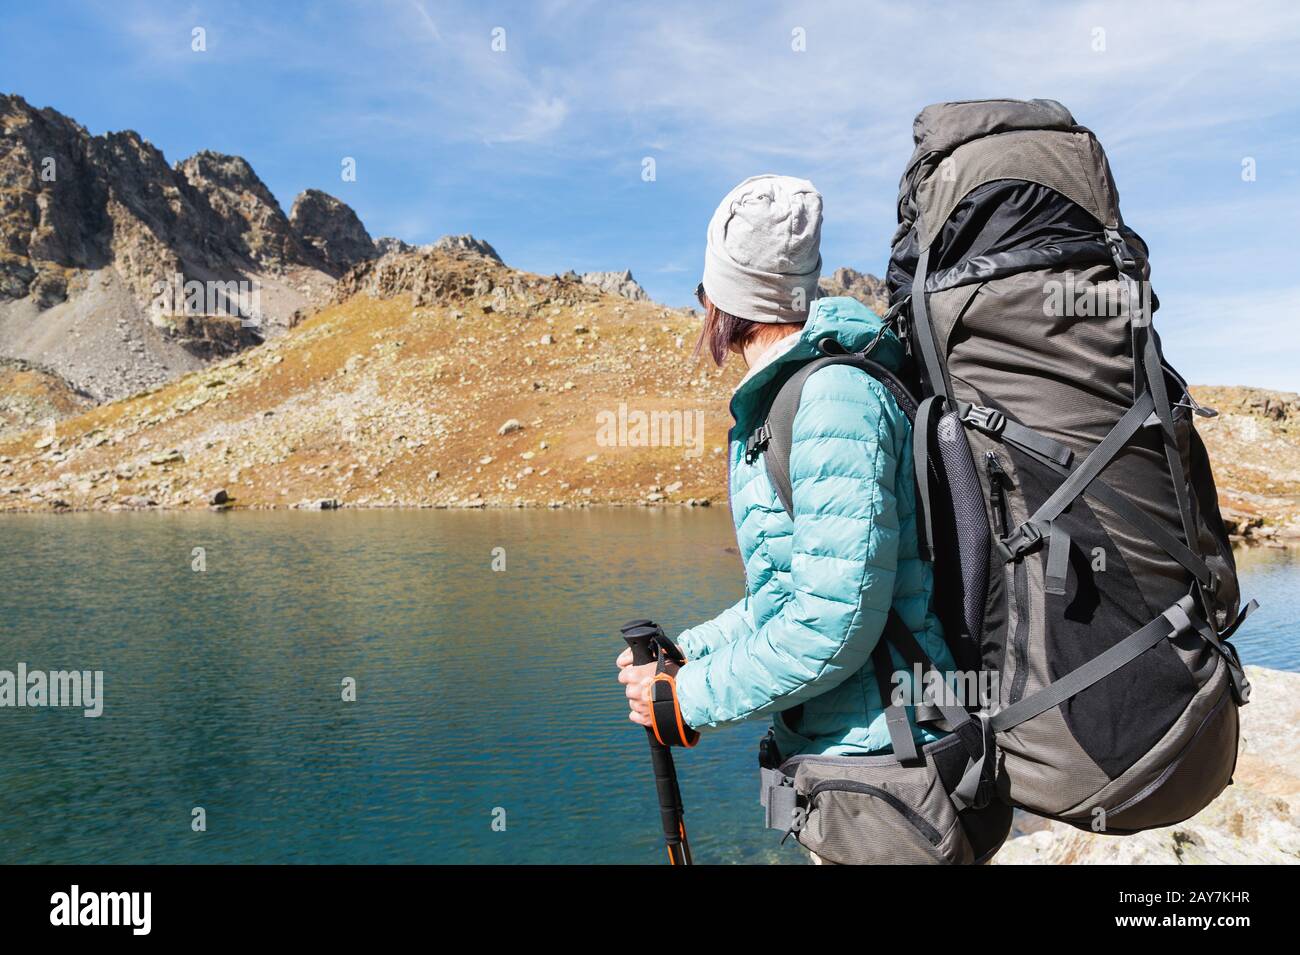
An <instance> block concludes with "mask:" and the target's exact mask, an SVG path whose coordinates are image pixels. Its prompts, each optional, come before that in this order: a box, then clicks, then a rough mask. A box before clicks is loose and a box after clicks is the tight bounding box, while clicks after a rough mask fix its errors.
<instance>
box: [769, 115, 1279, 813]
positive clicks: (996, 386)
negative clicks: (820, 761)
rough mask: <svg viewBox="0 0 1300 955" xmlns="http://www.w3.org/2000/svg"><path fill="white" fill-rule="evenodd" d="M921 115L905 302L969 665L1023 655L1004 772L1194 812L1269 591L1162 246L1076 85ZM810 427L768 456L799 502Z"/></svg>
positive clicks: (1218, 760)
mask: <svg viewBox="0 0 1300 955" xmlns="http://www.w3.org/2000/svg"><path fill="white" fill-rule="evenodd" d="M913 133H914V138H915V142H916V149H915V152H914V154H913V156H912V158H911V160H910V161H909V163H908V165H907V169H906V171H905V173H904V175H903V179H902V184H901V188H900V194H899V200H898V218H899V226H898V231H897V233H896V234H895V237H894V241H893V248H892V250H891V256H890V263H889V271H888V275H887V281H888V285H889V290H890V301H891V306H890V309H889V313H888V314H887V316H886V320H887V324H890V325H892V326H893V327H894V328H895V329H896V330H897V331H898V332H899V333H900V335H902V336H903V338H904V341H905V344H906V345H907V347H908V351H909V354H911V355H912V356H913V357H914V359H915V372H916V381H915V382H914V383H913V386H914V387H916V388H917V389H918V392H919V395H920V397H921V400H920V402H919V406H918V408H917V409H916V412H915V421H914V461H915V470H916V475H917V479H918V488H919V492H920V493H919V495H918V503H919V505H920V508H921V511H922V514H921V515H919V517H920V520H919V521H918V524H920V525H921V526H922V551H923V553H925V554H926V555H927V556H929V557H930V559H932V560H934V561H935V579H936V611H937V613H938V614H939V616H940V618H941V620H942V623H943V625H944V629H945V635H946V637H947V640H948V643H949V645H950V647H951V648H952V650H953V653H954V656H955V658H956V660H957V665H958V667H959V668H962V669H976V670H983V671H988V672H991V673H993V674H996V675H997V677H998V680H997V685H996V693H995V695H994V697H993V698H992V699H989V700H986V701H984V704H985V705H984V707H983V708H982V709H981V710H980V712H979V714H978V718H979V719H980V721H981V722H983V723H985V724H986V726H987V728H988V729H989V731H990V732H991V733H992V734H993V735H994V736H995V738H996V742H997V750H998V764H997V781H996V785H997V787H998V792H999V794H1000V795H1001V797H1002V799H1003V800H1004V801H1005V802H1007V803H1009V804H1011V805H1014V806H1018V807H1021V808H1024V809H1027V810H1029V811H1031V812H1034V813H1037V814H1040V815H1044V816H1050V817H1053V818H1056V819H1061V820H1063V821H1065V822H1068V823H1071V824H1073V825H1076V826H1079V827H1080V828H1086V829H1092V830H1094V831H1102V832H1109V833H1129V832H1135V831H1138V830H1142V829H1148V828H1154V827H1158V826H1166V825H1172V824H1174V823H1177V822H1180V821H1182V820H1184V819H1186V818H1188V817H1190V816H1192V815H1194V814H1195V813H1196V812H1198V811H1200V810H1201V809H1202V808H1204V807H1205V806H1206V805H1207V804H1208V803H1209V802H1210V801H1211V800H1213V799H1214V798H1215V797H1216V796H1217V795H1218V794H1219V793H1220V792H1221V791H1222V790H1223V788H1224V787H1225V786H1226V785H1228V783H1229V782H1231V777H1232V773H1233V769H1234V767H1235V763H1236V755H1237V740H1238V722H1237V707H1238V706H1239V705H1241V704H1243V703H1244V702H1245V701H1246V700H1247V699H1248V696H1249V685H1248V683H1247V681H1246V678H1245V675H1244V673H1243V671H1242V668H1241V664H1240V661H1239V659H1238V655H1237V652H1236V650H1235V649H1234V648H1233V646H1232V644H1231V643H1229V642H1228V640H1229V638H1230V637H1231V636H1232V635H1233V633H1234V632H1235V631H1236V630H1237V628H1238V627H1239V626H1240V624H1241V623H1242V621H1243V620H1244V619H1245V618H1246V616H1247V615H1248V614H1249V613H1250V612H1251V611H1252V610H1253V609H1254V608H1255V606H1256V604H1255V602H1254V601H1251V602H1250V603H1249V604H1248V605H1247V606H1246V607H1245V608H1244V609H1243V608H1241V607H1240V596H1239V592H1238V586H1237V575H1236V566H1235V563H1234V561H1233V556H1232V550H1231V547H1230V544H1229V542H1228V536H1227V533H1226V531H1225V529H1224V525H1223V521H1222V518H1221V517H1220V514H1219V507H1218V500H1217V494H1216V491H1215V487H1214V480H1213V477H1212V475H1211V472H1210V464H1209V459H1208V457H1207V455H1206V452H1205V447H1204V445H1203V444H1202V443H1201V440H1200V438H1199V437H1198V436H1197V434H1196V430H1195V427H1194V426H1193V421H1192V419H1193V415H1196V414H1205V415H1210V414H1213V412H1212V411H1210V410H1209V409H1205V408H1201V407H1200V406H1198V405H1197V404H1196V402H1195V401H1194V399H1193V398H1192V397H1191V395H1190V394H1189V393H1188V390H1187V386H1186V383H1185V382H1184V381H1183V379H1182V378H1181V377H1180V376H1178V374H1177V373H1176V372H1174V371H1173V370H1172V369H1171V368H1169V366H1168V365H1167V364H1166V363H1165V362H1164V359H1163V356H1162V353H1161V348H1160V340H1159V337H1158V336H1157V335H1156V333H1155V330H1154V329H1153V328H1152V324H1151V315H1152V313H1153V312H1154V311H1155V309H1156V308H1157V307H1158V303H1157V301H1156V300H1155V298H1154V296H1153V295H1151V294H1150V293H1149V289H1148V284H1147V278H1148V275H1149V267H1148V263H1147V249H1146V246H1145V244H1144V243H1143V242H1142V240H1141V239H1140V238H1139V237H1138V236H1137V234H1136V233H1134V232H1133V231H1132V230H1130V229H1128V228H1127V227H1126V226H1125V225H1124V224H1123V221H1122V219H1121V217H1120V214H1119V205H1118V203H1119V200H1118V196H1117V193H1116V190H1115V185H1114V182H1113V180H1112V178H1111V173H1110V168H1109V165H1108V163H1107V161H1106V158H1105V154H1104V153H1103V152H1102V149H1101V146H1100V145H1099V144H1098V142H1097V140H1096V138H1095V137H1094V136H1093V135H1092V133H1091V132H1089V131H1088V130H1087V129H1085V128H1083V127H1081V126H1079V125H1077V124H1076V123H1075V121H1074V119H1073V117H1072V116H1071V115H1070V113H1069V112H1068V111H1067V110H1066V109H1065V107H1063V106H1062V105H1061V104H1059V103H1056V102H1054V101H1051V100H1031V101H1027V102H1021V101H1016V100H988V101H977V102H964V103H944V104H938V105H935V106H930V107H927V108H926V109H924V110H923V111H922V112H921V113H920V114H919V115H918V116H917V118H916V121H915V123H914V129H913ZM839 360H841V361H842V360H844V359H843V358H841V359H839ZM823 361H827V359H823ZM815 364H820V362H819V363H815ZM864 370H867V371H868V372H869V373H870V369H867V368H865V367H864ZM810 373H811V371H810ZM797 377H798V376H797ZM802 377H806V375H805V376H802ZM800 385H801V381H800V382H799V383H797V384H795V385H794V386H793V387H791V386H790V385H787V386H785V387H784V388H783V389H782V391H781V393H779V394H778V395H777V396H776V397H775V398H774V401H773V410H772V412H771V413H770V415H769V421H768V422H766V423H765V425H764V428H765V429H767V433H768V434H769V435H771V434H775V433H777V432H781V431H788V426H784V427H782V426H778V427H777V428H775V429H774V428H773V427H772V425H774V424H776V425H780V424H781V422H784V421H785V420H786V419H788V421H789V422H792V421H793V415H794V414H795V413H796V412H797V408H798V387H799V386H800ZM783 440H786V441H787V443H785V444H784V446H781V445H782V441H783ZM788 447H789V446H788V439H784V438H782V437H780V436H778V437H777V438H776V439H775V440H772V441H771V442H770V444H769V447H768V453H767V454H766V456H765V457H766V460H765V464H766V465H767V468H768V471H769V474H771V476H772V478H773V483H774V484H775V485H776V486H777V489H778V494H780V495H781V496H782V501H783V503H785V504H786V505H787V507H789V499H788V497H789V489H788V487H789V484H788V476H787V475H788V454H789V450H788Z"/></svg>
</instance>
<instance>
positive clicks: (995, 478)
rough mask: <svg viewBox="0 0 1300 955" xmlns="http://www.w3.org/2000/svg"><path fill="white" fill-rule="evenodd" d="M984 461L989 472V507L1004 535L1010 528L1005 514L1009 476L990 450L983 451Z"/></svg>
mask: <svg viewBox="0 0 1300 955" xmlns="http://www.w3.org/2000/svg"><path fill="white" fill-rule="evenodd" d="M984 463H985V466H986V467H987V468H988V472H989V507H990V508H992V510H993V519H994V521H996V522H997V525H998V530H999V531H1000V532H1001V534H1002V536H1003V537H1005V536H1006V535H1007V532H1008V531H1010V530H1011V527H1010V524H1009V521H1008V514H1007V485H1009V484H1010V483H1011V476H1010V475H1009V474H1007V472H1006V469H1005V468H1003V467H1002V462H1001V461H999V460H998V456H997V454H995V453H994V452H992V451H985V452H984Z"/></svg>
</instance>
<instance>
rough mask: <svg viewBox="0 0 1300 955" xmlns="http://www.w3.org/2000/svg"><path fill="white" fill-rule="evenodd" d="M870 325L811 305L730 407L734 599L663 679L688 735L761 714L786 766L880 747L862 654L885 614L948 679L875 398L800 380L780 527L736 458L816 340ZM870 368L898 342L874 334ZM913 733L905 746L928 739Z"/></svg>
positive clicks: (855, 336)
mask: <svg viewBox="0 0 1300 955" xmlns="http://www.w3.org/2000/svg"><path fill="white" fill-rule="evenodd" d="M880 328H881V321H880V319H879V318H878V317H877V316H876V315H875V313H873V312H872V311H871V310H870V309H868V308H867V307H866V306H864V305H862V304H861V303H859V302H857V301H856V300H854V299H851V298H823V299H818V300H816V301H815V302H814V303H813V306H812V309H811V312H810V315H809V319H808V323H807V325H806V326H805V327H804V329H803V331H802V332H801V333H800V334H799V335H798V336H797V341H795V342H794V343H793V345H792V346H791V347H789V348H788V349H787V350H785V351H783V352H782V353H781V354H780V355H779V356H778V357H776V358H775V359H773V360H772V361H771V362H770V363H769V364H767V365H763V366H760V367H759V368H757V369H756V370H755V371H753V372H751V374H750V375H749V376H747V377H746V378H745V380H744V381H742V382H741V384H740V386H739V387H738V388H737V389H736V393H735V395H734V396H733V397H732V399H731V413H732V417H733V418H734V419H735V425H734V427H733V428H732V429H731V432H730V435H729V438H730V442H729V443H730V452H731V458H730V487H731V513H732V518H733V520H734V521H735V524H736V538H737V541H738V543H739V545H740V552H741V556H742V558H743V560H744V564H745V577H746V583H747V594H746V596H745V598H744V599H743V600H741V601H740V602H739V603H738V604H736V605H735V606H734V607H731V608H730V609H728V610H725V611H723V612H722V613H721V614H719V615H718V616H717V617H715V618H714V619H713V620H710V621H708V622H707V623H703V624H700V625H699V626H698V627H693V628H691V629H690V630H687V631H686V632H684V633H683V634H682V635H681V636H680V637H679V638H678V639H679V642H680V646H681V648H682V650H683V651H684V652H685V654H686V656H687V658H688V659H689V661H690V662H688V663H687V664H686V666H684V667H683V668H682V669H681V672H680V673H678V675H677V697H678V702H679V705H680V706H681V712H682V718H683V719H684V720H685V721H686V723H687V724H689V725H690V726H692V727H694V728H695V729H697V730H708V729H709V728H712V727H717V726H722V725H724V724H728V723H737V722H740V721H741V720H747V719H751V718H753V717H757V716H763V715H767V714H771V715H772V717H773V726H774V729H775V734H776V743H777V747H778V748H779V749H780V751H781V754H782V755H783V756H785V757H789V756H793V755H795V754H796V753H816V754H829V755H850V754H860V753H868V752H876V751H888V750H889V748H890V747H889V733H888V730H887V729H886V727H885V717H884V714H883V708H882V706H881V699H880V692H879V690H878V688H877V686H876V681H875V675H874V670H873V667H872V664H871V660H870V656H871V651H872V650H873V649H874V648H875V646H876V642H877V641H878V640H879V639H880V634H881V631H882V629H883V628H884V625H885V617H886V615H887V614H888V612H889V608H890V607H891V606H892V607H894V608H895V609H896V610H897V611H898V613H899V615H900V616H901V617H902V619H903V621H904V623H906V624H907V625H908V627H910V628H911V630H912V632H913V633H914V634H915V635H916V638H917V640H918V641H920V643H921V645H922V646H923V647H925V649H926V652H928V653H929V654H930V657H931V659H933V660H934V661H935V663H936V665H937V666H938V667H939V669H940V670H941V671H943V672H945V673H947V672H951V671H952V670H953V660H952V654H951V653H950V652H949V650H948V648H947V646H946V645H945V643H944V640H943V635H942V632H941V628H940V625H939V621H938V619H937V618H936V617H935V615H934V613H933V612H932V609H931V606H930V596H931V592H932V590H933V573H932V569H931V567H930V565H929V564H927V563H926V562H925V561H923V560H922V559H921V557H920V554H919V548H918V542H917V534H916V489H915V482H914V481H913V477H912V475H913V470H912V458H911V454H910V453H909V449H910V447H911V434H912V428H911V425H910V423H909V422H908V420H907V418H906V416H905V415H904V414H903V412H902V411H901V410H900V409H899V407H898V405H897V404H896V403H895V401H894V400H893V398H892V397H890V395H889V393H888V392H887V391H886V390H885V388H884V387H883V386H882V385H880V384H879V383H878V382H877V381H876V380H875V379H873V378H871V377H870V376H869V375H867V374H865V373H864V372H862V371H860V370H858V369H856V368H852V367H848V366H843V365H838V366H837V365H831V366H828V367H826V368H823V369H821V370H819V371H818V372H817V373H816V374H814V375H812V376H811V377H810V378H809V379H808V381H807V383H806V385H805V386H804V391H803V400H802V402H801V403H800V406H799V413H798V415H797V416H796V418H795V422H794V435H793V440H792V446H791V452H790V477H791V483H792V485H793V489H794V519H793V521H792V520H791V519H790V517H789V515H788V514H787V513H786V512H785V510H784V508H782V506H781V502H780V500H779V499H778V498H777V495H776V490H775V489H774V488H773V486H772V483H771V481H769V480H768V477H767V471H766V469H765V467H764V464H763V460H762V458H761V457H760V458H759V459H758V460H757V461H756V462H754V463H752V464H749V463H746V461H745V440H746V438H748V437H749V435H750V434H751V433H752V432H753V430H754V429H755V428H756V427H757V426H758V425H759V424H761V416H762V415H763V414H764V413H765V411H766V406H767V403H768V402H769V401H770V400H771V396H772V394H773V393H774V391H773V389H774V388H775V387H778V386H779V383H780V382H782V381H784V380H785V379H786V378H787V377H789V375H790V374H791V373H792V372H793V371H794V370H795V369H797V368H798V367H799V366H801V365H802V364H803V363H805V362H808V361H811V360H812V359H814V358H816V357H819V354H820V353H819V352H818V351H817V348H816V343H817V342H818V341H820V340H822V339H823V338H826V337H828V336H830V337H832V338H835V339H836V340H837V341H838V342H839V343H840V345H842V346H843V347H844V348H845V349H847V350H849V351H860V350H861V349H863V348H864V347H865V346H866V345H867V343H868V342H869V341H871V339H872V338H873V337H875V335H876V333H877V332H879V331H880ZM871 357H872V358H873V359H874V360H876V361H878V362H879V363H881V364H882V365H885V366H886V367H889V368H895V369H896V368H897V367H898V366H899V365H900V364H901V361H902V357H903V350H902V345H901V344H900V343H899V341H898V339H897V338H896V337H895V336H894V335H893V333H892V332H885V334H884V337H883V339H882V340H881V342H880V343H879V344H878V345H877V346H876V348H875V350H874V351H873V352H872V355H871ZM892 652H893V651H892V650H891V653H892ZM893 658H894V664H895V667H897V668H898V669H906V668H905V665H904V663H903V660H902V658H901V657H900V656H898V655H897V653H893ZM800 704H802V706H801V708H800V709H799V710H798V711H796V712H797V717H796V716H794V715H791V718H789V719H787V718H786V714H789V713H790V710H791V709H792V708H794V707H796V706H800ZM908 715H909V719H911V718H912V716H913V714H912V712H911V711H910V709H909V714H908ZM912 726H913V733H914V735H915V737H916V739H917V740H918V741H919V742H927V741H930V740H933V739H934V738H935V736H934V735H933V734H931V733H930V732H929V731H928V730H923V729H921V728H918V727H917V726H916V724H915V722H913V723H912Z"/></svg>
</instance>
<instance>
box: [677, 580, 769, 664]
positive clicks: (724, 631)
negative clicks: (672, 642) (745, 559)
mask: <svg viewBox="0 0 1300 955" xmlns="http://www.w3.org/2000/svg"><path fill="white" fill-rule="evenodd" d="M753 632H754V618H753V615H752V614H751V613H750V612H749V596H748V595H745V596H744V597H742V598H741V599H740V600H738V601H737V602H736V603H735V604H734V605H732V606H730V607H728V608H727V609H726V610H724V611H722V613H720V614H718V615H717V616H716V617H714V618H713V619H712V620H708V621H705V622H704V623H702V624H699V625H698V626H695V627H691V629H689V630H684V631H682V633H681V635H680V636H679V637H678V638H677V646H678V647H680V648H681V651H682V652H683V653H684V654H686V659H688V660H698V659H699V658H700V657H703V656H707V655H708V654H710V653H712V652H713V651H714V650H716V649H718V647H723V646H726V645H727V644H728V643H732V642H734V641H736V640H739V639H741V638H744V637H748V636H749V635H750V634H752V633H753Z"/></svg>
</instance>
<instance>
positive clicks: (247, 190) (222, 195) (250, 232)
mask: <svg viewBox="0 0 1300 955" xmlns="http://www.w3.org/2000/svg"><path fill="white" fill-rule="evenodd" d="M176 172H177V173H178V174H179V175H180V176H181V177H183V180H184V182H185V183H186V184H188V185H189V187H190V188H191V189H193V190H194V192H195V193H197V194H198V195H199V196H201V197H202V198H203V199H204V200H205V201H206V204H207V207H208V209H209V210H210V212H211V215H210V216H208V217H206V219H207V221H206V223H205V224H207V225H209V226H211V227H212V230H211V231H210V233H209V234H215V235H220V236H221V237H222V238H223V239H224V240H226V242H227V243H228V244H229V245H230V246H232V247H233V248H234V249H236V250H238V252H239V253H240V254H241V255H243V256H245V257H246V258H247V259H248V260H249V262H250V263H252V264H254V265H260V266H262V267H264V268H272V269H283V268H285V267H287V266H290V265H311V264H314V263H313V262H312V261H311V259H312V257H311V255H310V254H309V253H307V252H306V250H304V249H303V247H302V245H301V244H300V243H299V242H298V239H297V236H296V234H295V233H294V230H293V228H292V227H291V226H290V224H289V220H288V218H286V216H285V214H284V211H283V210H282V209H281V208H280V204H279V203H278V202H277V201H276V199H275V196H273V195H272V194H271V190H270V189H268V188H267V187H266V184H265V183H264V182H262V180H261V179H260V178H258V175H257V173H255V172H254V171H253V167H252V166H250V165H249V164H248V161H247V160H245V159H244V158H243V157H241V156H228V155H225V154H222V153H216V152H211V151H209V150H204V151H202V152H198V153H195V154H194V155H193V156H191V157H189V158H188V159H185V160H182V161H181V162H178V163H177V164H176Z"/></svg>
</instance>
